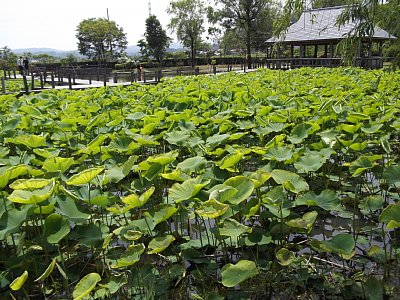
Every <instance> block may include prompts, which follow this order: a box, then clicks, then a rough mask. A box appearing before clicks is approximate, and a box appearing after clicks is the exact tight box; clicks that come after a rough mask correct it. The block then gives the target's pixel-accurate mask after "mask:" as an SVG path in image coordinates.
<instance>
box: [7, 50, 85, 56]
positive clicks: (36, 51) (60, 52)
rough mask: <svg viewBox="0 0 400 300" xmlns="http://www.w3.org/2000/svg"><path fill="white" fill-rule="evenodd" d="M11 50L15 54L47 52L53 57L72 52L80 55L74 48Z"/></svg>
mask: <svg viewBox="0 0 400 300" xmlns="http://www.w3.org/2000/svg"><path fill="white" fill-rule="evenodd" d="M12 51H13V52H14V53H15V54H17V55H22V54H24V53H28V52H30V53H32V54H33V55H39V54H48V55H51V56H54V57H59V58H63V57H66V56H67V55H68V54H70V53H72V54H74V55H76V56H81V55H80V54H79V52H78V51H76V50H70V51H68V50H57V49H52V48H22V49H12Z"/></svg>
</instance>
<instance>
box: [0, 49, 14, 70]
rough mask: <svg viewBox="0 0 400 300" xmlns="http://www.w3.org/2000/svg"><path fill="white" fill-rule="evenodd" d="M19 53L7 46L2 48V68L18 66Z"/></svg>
mask: <svg viewBox="0 0 400 300" xmlns="http://www.w3.org/2000/svg"><path fill="white" fill-rule="evenodd" d="M16 61H17V55H16V54H15V53H13V52H12V51H11V49H10V48H8V47H7V46H5V47H3V48H0V70H9V69H12V68H16Z"/></svg>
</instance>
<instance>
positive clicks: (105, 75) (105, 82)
mask: <svg viewBox="0 0 400 300" xmlns="http://www.w3.org/2000/svg"><path fill="white" fill-rule="evenodd" d="M104 86H107V74H106V73H104Z"/></svg>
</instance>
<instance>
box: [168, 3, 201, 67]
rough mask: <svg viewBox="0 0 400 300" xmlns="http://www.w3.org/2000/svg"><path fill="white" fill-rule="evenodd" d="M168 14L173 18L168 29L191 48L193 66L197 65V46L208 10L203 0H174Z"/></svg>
mask: <svg viewBox="0 0 400 300" xmlns="http://www.w3.org/2000/svg"><path fill="white" fill-rule="evenodd" d="M167 12H168V14H169V15H170V16H171V20H170V23H169V25H168V27H169V28H170V29H171V30H172V31H174V32H176V35H177V37H178V40H179V41H181V42H182V43H183V45H184V46H185V47H189V48H190V53H191V55H190V56H191V60H192V65H195V58H196V51H197V46H198V45H199V44H200V42H201V34H202V33H203V32H204V15H205V12H206V8H205V6H204V3H203V1H202V0H172V1H171V3H170V5H169V8H168V11H167Z"/></svg>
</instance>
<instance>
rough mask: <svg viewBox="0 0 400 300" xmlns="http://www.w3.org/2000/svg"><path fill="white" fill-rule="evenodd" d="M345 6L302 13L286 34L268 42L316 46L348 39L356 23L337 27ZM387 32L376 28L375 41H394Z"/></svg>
mask: <svg viewBox="0 0 400 300" xmlns="http://www.w3.org/2000/svg"><path fill="white" fill-rule="evenodd" d="M344 9H345V6H338V7H328V8H319V9H310V10H306V11H304V12H303V13H302V15H301V17H300V19H299V20H298V21H297V22H296V23H294V24H292V25H291V26H290V27H289V28H288V30H287V32H286V34H283V35H282V38H280V37H272V38H270V39H269V40H268V41H267V42H268V43H275V42H284V43H288V44H302V43H305V44H306V43H307V44H316V43H321V42H324V43H328V42H329V41H333V40H334V41H338V40H340V39H343V38H345V37H346V35H347V34H349V33H350V32H351V31H352V30H353V29H354V27H355V26H356V22H348V23H346V24H345V25H343V26H340V28H339V26H337V25H336V20H337V18H338V16H339V15H340V14H341V13H342V12H343V11H344ZM394 38H395V37H394V36H391V35H389V33H387V32H386V31H385V30H383V29H381V28H379V27H378V26H375V27H374V35H373V39H374V40H386V39H394Z"/></svg>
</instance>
